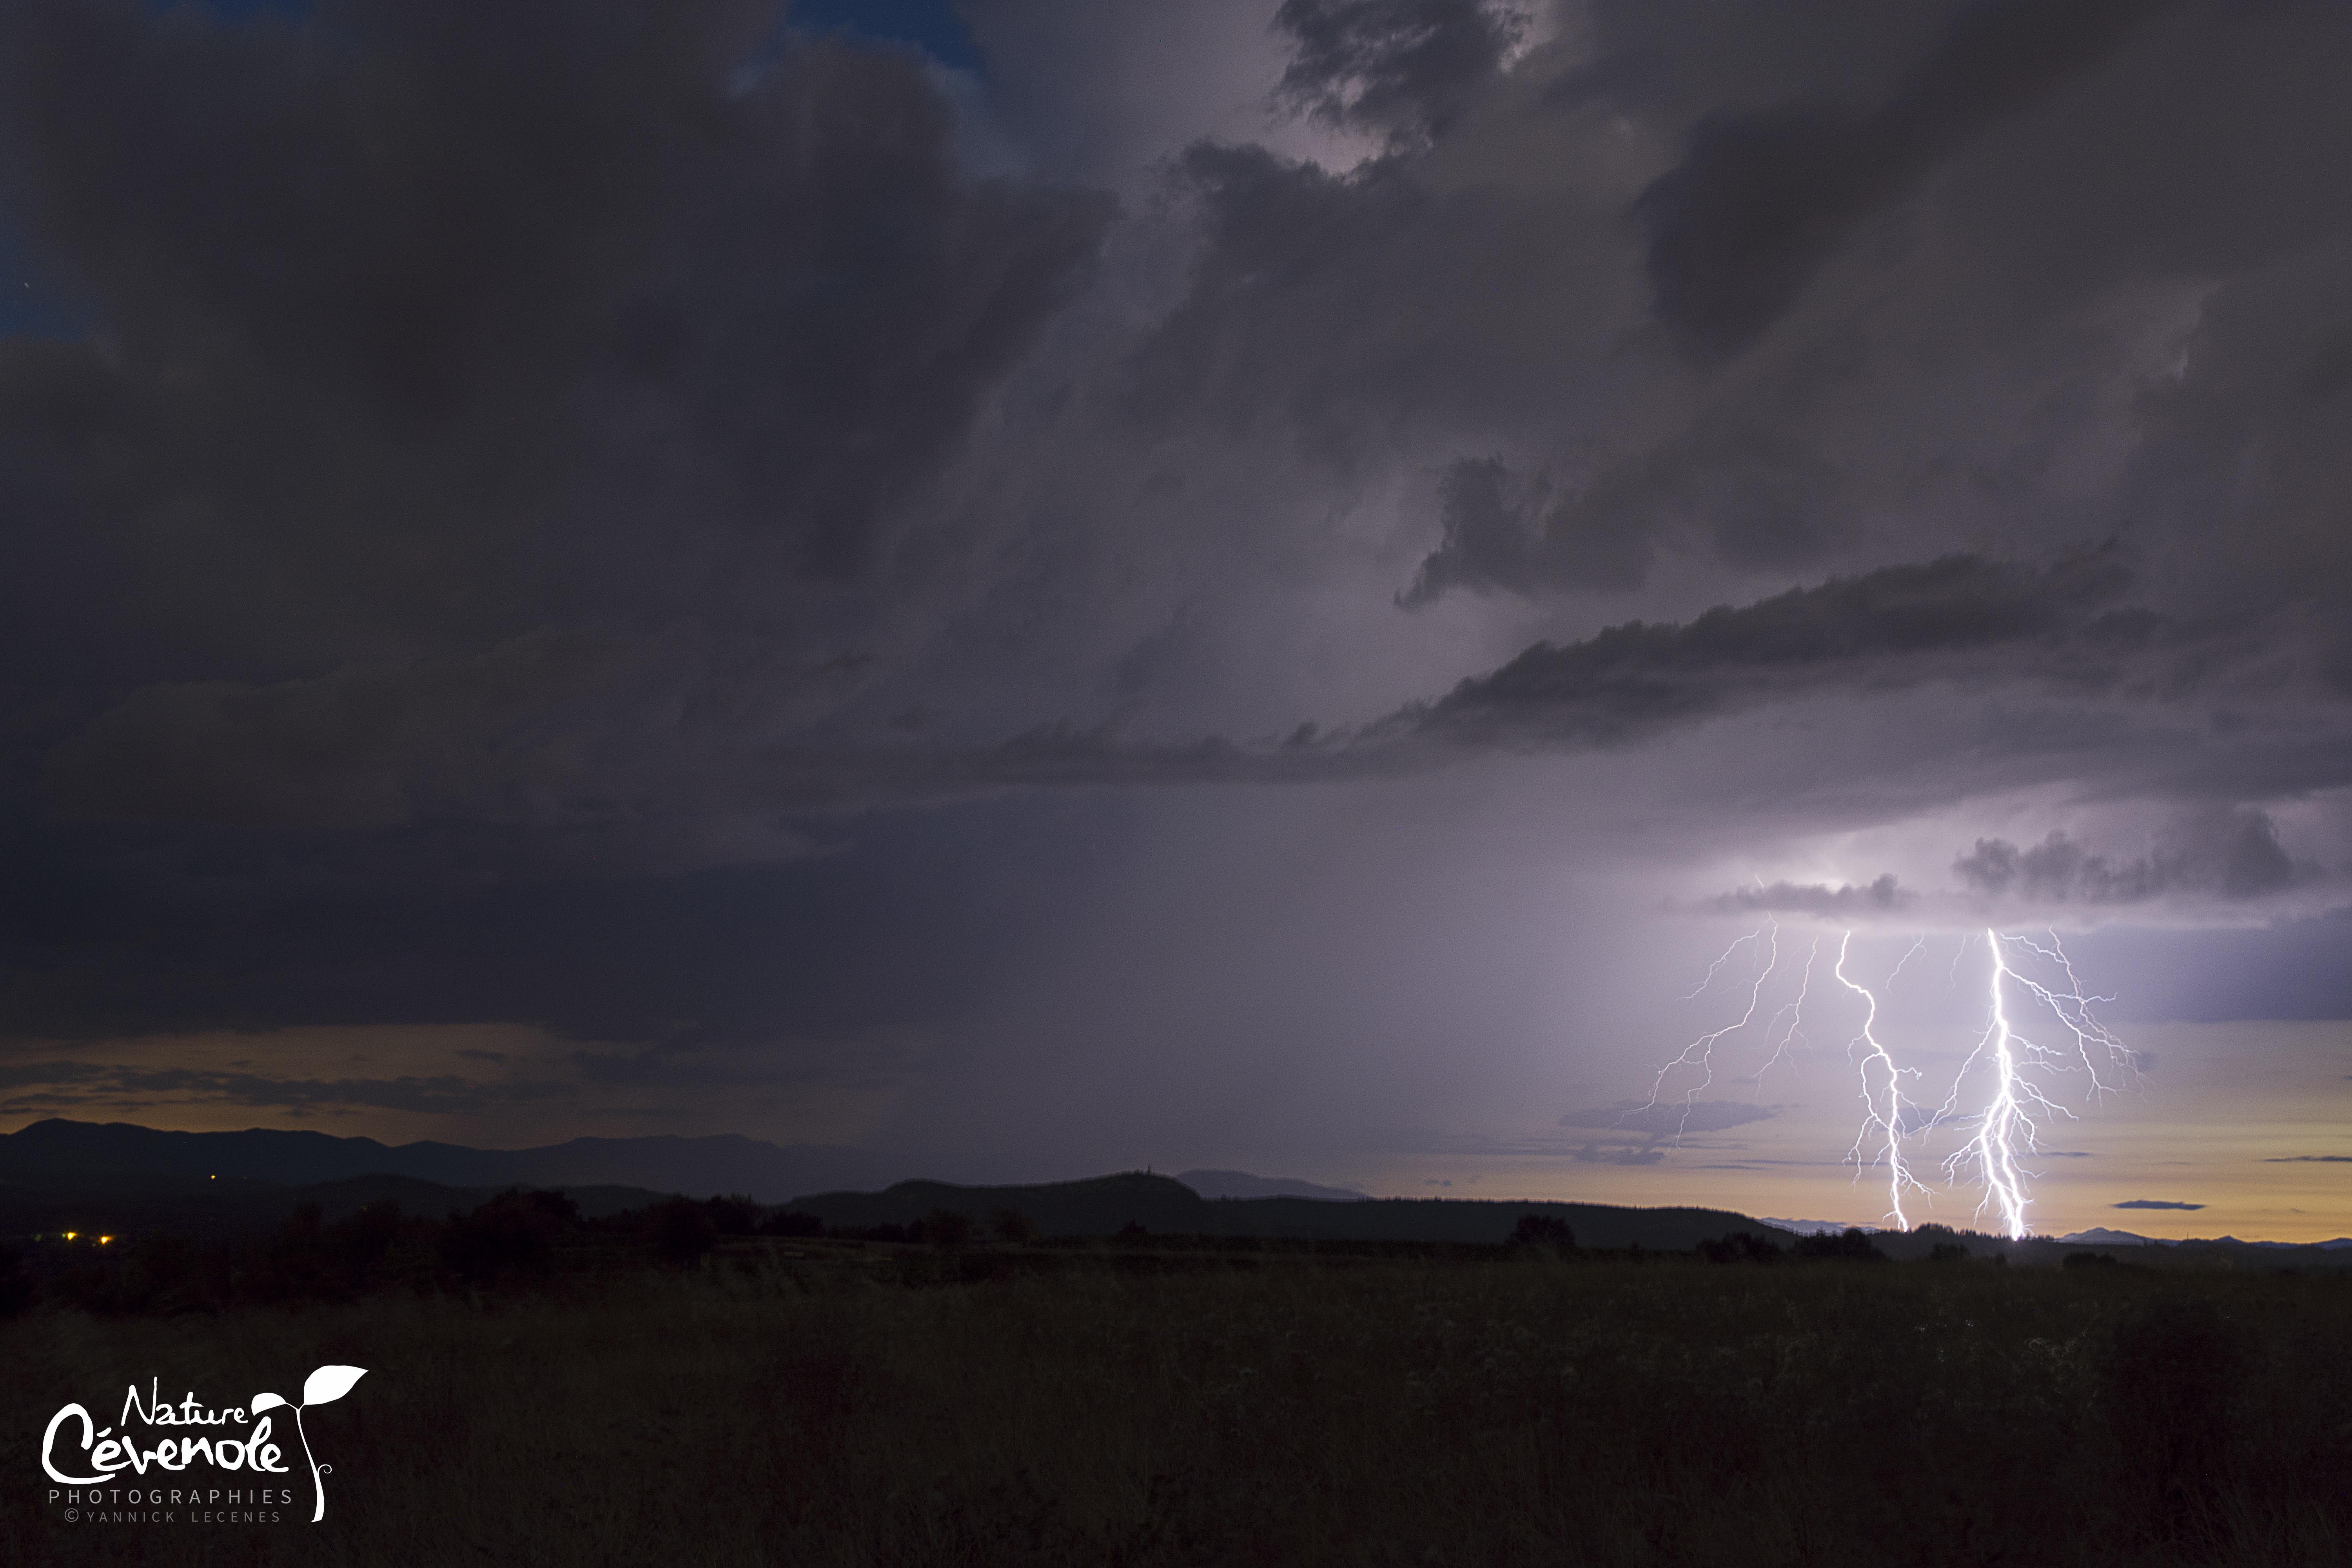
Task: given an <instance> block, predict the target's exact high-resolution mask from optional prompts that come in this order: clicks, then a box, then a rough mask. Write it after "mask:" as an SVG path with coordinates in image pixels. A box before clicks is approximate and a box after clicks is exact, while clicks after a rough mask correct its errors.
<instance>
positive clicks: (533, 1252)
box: [0, 1188, 1967, 1316]
mask: <svg viewBox="0 0 2352 1568" xmlns="http://www.w3.org/2000/svg"><path fill="white" fill-rule="evenodd" d="M1776 1234H1777V1233H1776ZM1780 1239H1781V1240H1787V1239H1788V1238H1787V1237H1781V1238H1780ZM763 1242H765V1243H776V1242H793V1243H815V1244H823V1245H828V1246H832V1247H836V1248H839V1247H847V1248H849V1249H850V1250H851V1251H853V1252H855V1251H857V1250H859V1249H873V1248H878V1249H880V1252H881V1256H879V1257H878V1258H875V1259H874V1261H875V1262H876V1263H877V1264H882V1265H887V1266H888V1267H889V1269H890V1272H891V1275H892V1278H893V1279H896V1281H897V1282H899V1283H906V1284H917V1283H950V1282H966V1283H969V1282H973V1281H977V1280H982V1279H1003V1278H1010V1277H1013V1276H1016V1275H1022V1274H1028V1273H1035V1272H1039V1271H1041V1270H1050V1269H1052V1268H1055V1267H1056V1266H1057V1265H1064V1264H1068V1263H1070V1262H1072V1261H1073V1260H1100V1259H1103V1258H1106V1257H1107V1258H1108V1261H1109V1264H1110V1266H1111V1267H1114V1268H1117V1269H1118V1270H1119V1271H1121V1272H1128V1273H1152V1272H1168V1271H1171V1270H1175V1271H1182V1270H1185V1269H1187V1268H1198V1267H1219V1266H1233V1265H1236V1264H1238V1265H1248V1264H1251V1263H1255V1262H1257V1261H1260V1260H1264V1259H1267V1258H1285V1257H1295V1258H1301V1259H1305V1260H1316V1259H1321V1260H1327V1261H1337V1260H1341V1259H1356V1260H1360V1261H1371V1260H1387V1261H1392V1262H1394V1261H1414V1260H1419V1261H1427V1262H1439V1263H1444V1262H1471V1263H1475V1262H1482V1261H1493V1260H1497V1259H1508V1258H1527V1257H1545V1258H1565V1259H1585V1260H1591V1261H1600V1260H1606V1259H1612V1258H1613V1259H1633V1260H1639V1259H1641V1258H1644V1257H1650V1258H1671V1257H1674V1256H1676V1255H1675V1254H1672V1253H1664V1252H1650V1253H1644V1252H1643V1249H1642V1248H1641V1247H1638V1246H1636V1247H1631V1248H1619V1249H1609V1250H1596V1249H1590V1248H1580V1247H1579V1246H1578V1244H1577V1237H1576V1233H1575V1231H1574V1230H1573V1229H1572V1228H1571V1227H1570V1226H1568V1225H1567V1224H1566V1223H1565V1222H1563V1221H1562V1220H1560V1219H1559V1218H1558V1217H1557V1216H1556V1215H1549V1214H1528V1215H1524V1216H1523V1217H1522V1218H1521V1219H1520V1220H1519V1221H1518V1223H1517V1226H1516V1228H1515V1229H1514V1230H1513V1232H1512V1234H1511V1236H1510V1237H1509V1239H1508V1240H1507V1242H1505V1243H1503V1244H1502V1245H1499V1246H1479V1245H1473V1244H1465V1243H1454V1242H1409V1241H1406V1242H1398V1241H1350V1240H1332V1239H1329V1238H1307V1239H1292V1240H1286V1239H1282V1238H1272V1237H1233V1236H1199V1235H1189V1234H1184V1235H1160V1234H1155V1233H1153V1232H1152V1231H1150V1230H1149V1229H1147V1228H1146V1227H1145V1226H1141V1225H1139V1224H1136V1223H1132V1222H1130V1223H1129V1224H1128V1225H1126V1226H1123V1227H1121V1228H1120V1229H1119V1230H1118V1231H1117V1232H1116V1233H1114V1234H1113V1235H1111V1236H1108V1237H1041V1236H1040V1235H1039V1232H1038V1227H1037V1226H1036V1224H1035V1223H1034V1220H1032V1219H1031V1218H1030V1217H1028V1216H1027V1215H1024V1214H1023V1213H1021V1212H1020V1211H1019V1210H1017V1209H1013V1208H1010V1207H1002V1208H998V1209H996V1210H994V1211H992V1212H989V1213H984V1214H979V1215H974V1214H970V1213H966V1212H964V1211H961V1210H957V1209H947V1208H941V1209H936V1210H934V1211H933V1212H932V1213H930V1214H929V1215H926V1216H925V1217H923V1218H922V1219H919V1220H916V1221H913V1222H910V1223H906V1224H894V1223H885V1224H877V1225H863V1226H827V1225H825V1224H824V1222H823V1221H821V1220H820V1219H818V1218H817V1217H816V1216H814V1215H809V1214H805V1213H801V1212H798V1211H795V1210H793V1209H791V1208H786V1207H776V1206H772V1205H761V1204H759V1203H756V1202H754V1201H752V1200H751V1199H750V1198H748V1197H744V1196H741V1195H722V1196H716V1197H711V1198H709V1199H700V1200H698V1199H693V1198H686V1197H675V1198H670V1199H667V1200H666V1201H663V1202H659V1203H655V1204H650V1205H646V1206H644V1207H641V1208H637V1209H633V1210H627V1211H624V1212H621V1213H616V1214H611V1215H601V1216H595V1217H583V1215H582V1214H581V1212H580V1208H579V1205H577V1204H575V1203H574V1202H573V1201H572V1199H571V1198H570V1197H568V1196H566V1195H565V1194H563V1193H562V1192H560V1191H551V1190H534V1189H529V1188H516V1189H512V1190H509V1191H508V1192H504V1193H500V1194H497V1195H496V1196H494V1197H492V1198H490V1199H489V1200H488V1201H487V1202H484V1203H481V1204H479V1205H476V1206H475V1207H473V1208H472V1209H470V1210H467V1211H462V1212H461V1211H458V1210H455V1209H453V1210H451V1211H450V1212H449V1213H447V1214H446V1215H444V1216H443V1217H441V1218H438V1219H436V1218H433V1217H431V1216H429V1215H410V1214H407V1213H404V1211H403V1210H402V1208H401V1206H400V1205H399V1204H397V1203H395V1202H388V1201H387V1202H379V1203H375V1204H371V1205H367V1206H365V1207H363V1208H361V1209H360V1210H358V1211H357V1212H355V1213H352V1214H349V1215H345V1216H343V1217H342V1218H341V1219H337V1220H333V1221H330V1220H327V1219H326V1218H325V1217H324V1216H323V1215H322V1213H321V1211H320V1207H319V1205H315V1204H304V1205H299V1207H297V1208H296V1209H295V1210H294V1211H293V1213H292V1214H291V1215H289V1216H288V1217H287V1218H286V1219H285V1220H284V1221H283V1222H282V1223H280V1224H279V1225H278V1226H276V1228H275V1229H274V1230H268V1231H265V1232H257V1233H255V1234H251V1235H247V1236H242V1237H230V1238H226V1239H220V1238H214V1239H205V1238H202V1237H190V1236H185V1235H181V1234H177V1233H173V1232H156V1233H151V1234H148V1235H144V1236H124V1237H110V1238H108V1241H107V1243H106V1244H105V1245H103V1246H100V1245H99V1244H98V1241H97V1238H96V1237H88V1236H82V1237H77V1238H75V1239H74V1240H72V1241H67V1240H65V1239H64V1238H62V1237H37V1238H35V1241H34V1244H33V1246H32V1247H30V1248H29V1249H26V1248H24V1247H13V1248H0V1316H10V1315H14V1314H16V1313H18V1312H22V1311H25V1310H28V1309H30V1308H32V1307H34V1306H36V1305H37V1304H39V1303H41V1302H43V1301H47V1302H49V1303H52V1304H54V1305H57V1306H59V1307H64V1308H73V1309H79V1310H84V1311H89V1312H96V1313H100V1314H104V1315H108V1316H122V1315H151V1316H173V1315H178V1314H184V1313H190V1312H213V1311H219V1310H225V1309H227V1308H232V1307H243V1306H272V1305H287V1304H292V1303H299V1302H306V1301H308V1302H329V1303H335V1302H349V1301H353V1300H359V1299H360V1298H362V1297H365V1296H372V1295H383V1294H391V1293H399V1292H413V1293H416V1294H433V1293H436V1292H453V1293H471V1292H480V1291H484V1290H505V1291H530V1290H534V1289H550V1288H555V1287H559V1286H566V1287H580V1286H588V1287H592V1288H593V1283H594V1281H595V1280H597V1279H604V1278H610V1277H614V1276H616V1275H624V1274H627V1273H630V1272H634V1271H640V1270H646V1269H663V1270H671V1271H679V1270H692V1269H695V1268H699V1267H702V1266H703V1265H705V1263H706V1261H707V1260H709V1259H710V1258H711V1257H712V1255H713V1254H714V1253H717V1254H720V1255H722V1258H733V1259H734V1261H735V1262H736V1263H737V1264H738V1265H739V1266H743V1267H749V1266H750V1264H751V1259H752V1258H753V1257H754V1256H756V1255H758V1254H760V1253H761V1252H762V1251H765V1250H771V1249H768V1248H763V1247H761V1245H760V1244H761V1243H763ZM908 1249H913V1250H915V1251H916V1252H918V1253H919V1254H925V1255H928V1256H915V1257H908V1256H904V1254H905V1253H906V1252H907V1251H908ZM1681 1256H1685V1257H1690V1256H1694V1255H1693V1254H1683V1255H1681ZM1695 1256H1696V1257H1697V1258H1702V1259H1704V1260H1706V1261H1707V1262H1710V1263H1741V1264H1771V1263H1782V1262H1788V1263H1811V1262H1823V1261H1844V1262H1881V1263H1883V1262H1885V1261H1886V1258H1885V1254H1884V1253H1883V1252H1882V1251H1881V1250H1880V1249H1879V1248H1878V1247H1876V1246H1875V1245H1874V1243H1873V1242H1872V1240H1871V1238H1870V1237H1867V1236H1866V1235H1864V1233H1863V1232H1861V1231H1859V1230H1849V1231H1847V1232H1845V1233H1844V1234H1843V1236H1838V1235H1828V1236H1818V1237H1800V1238H1797V1239H1795V1240H1794V1241H1793V1242H1792V1243H1791V1244H1790V1245H1789V1246H1788V1247H1782V1246H1781V1245H1780V1243H1779V1242H1777V1241H1774V1240H1769V1239H1766V1238H1764V1237H1759V1236H1756V1235H1753V1234H1750V1233H1748V1232H1744V1231H1738V1232H1733V1233H1731V1234H1729V1235H1727V1236H1725V1237H1721V1238H1719V1239H1716V1240H1710V1241H1706V1242H1703V1243H1701V1244H1700V1245H1699V1247H1697V1248H1696V1254H1695ZM1966 1257H1967V1253H1966V1252H1965V1250H1964V1249H1963V1248H1960V1247H1939V1248H1937V1254H1936V1258H1937V1260H1938V1261H1943V1260H1946V1259H1947V1258H1966Z"/></svg>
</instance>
